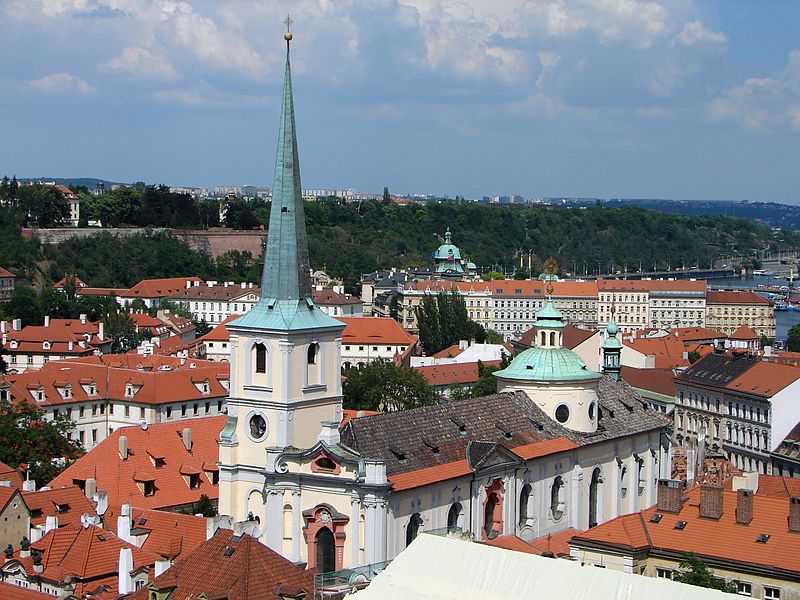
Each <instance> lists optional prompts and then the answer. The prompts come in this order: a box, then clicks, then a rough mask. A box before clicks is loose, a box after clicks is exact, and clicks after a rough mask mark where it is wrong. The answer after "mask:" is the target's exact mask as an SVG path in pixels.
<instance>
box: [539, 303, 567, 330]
mask: <svg viewBox="0 0 800 600" xmlns="http://www.w3.org/2000/svg"><path fill="white" fill-rule="evenodd" d="M563 321H564V315H563V314H561V312H560V311H559V310H558V309H556V307H555V306H553V299H552V298H550V297H548V298H547V304H545V305H544V308H542V310H540V311H539V312H537V313H536V326H537V327H563V326H564V322H563Z"/></svg>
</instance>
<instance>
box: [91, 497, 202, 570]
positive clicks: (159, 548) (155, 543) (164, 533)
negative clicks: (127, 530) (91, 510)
mask: <svg viewBox="0 0 800 600" xmlns="http://www.w3.org/2000/svg"><path fill="white" fill-rule="evenodd" d="M121 513H122V507H121V506H110V507H109V508H108V510H107V511H106V513H105V515H103V521H104V523H105V528H106V529H108V530H110V531H112V532H114V533H115V534H117V533H118V530H117V519H118V517H119V516H120V515H121ZM130 522H131V535H133V536H135V537H137V538H139V537H144V540H143V541H142V542H141V543H140V544H139V547H140V548H142V550H146V551H148V552H152V553H154V554H158V555H159V556H162V557H164V558H168V559H170V560H179V559H180V558H181V557H183V556H185V555H187V554H188V553H189V552H191V551H192V550H194V549H195V548H197V547H198V546H199V545H200V544H202V543H203V542H205V541H206V520H205V518H204V517H196V516H195V515H184V514H181V513H174V512H167V511H163V510H152V509H147V508H136V507H133V508H131V509H130Z"/></svg>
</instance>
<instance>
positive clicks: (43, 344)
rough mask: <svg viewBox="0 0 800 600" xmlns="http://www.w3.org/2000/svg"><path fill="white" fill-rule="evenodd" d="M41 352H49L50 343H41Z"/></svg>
mask: <svg viewBox="0 0 800 600" xmlns="http://www.w3.org/2000/svg"><path fill="white" fill-rule="evenodd" d="M42 350H50V342H42Z"/></svg>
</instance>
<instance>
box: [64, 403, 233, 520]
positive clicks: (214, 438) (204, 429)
mask: <svg viewBox="0 0 800 600" xmlns="http://www.w3.org/2000/svg"><path fill="white" fill-rule="evenodd" d="M226 419H227V417H226V416H219V417H206V418H199V419H188V420H184V421H175V422H168V423H157V424H155V425H150V426H149V427H148V428H147V429H142V428H141V427H122V428H120V429H117V430H116V431H114V433H112V434H111V435H110V436H109V437H108V438H106V439H105V440H103V441H102V442H100V444H98V445H97V446H95V447H94V448H93V449H92V450H91V451H90V452H88V453H87V454H85V455H84V456H82V457H81V458H79V459H78V460H77V461H75V463H73V464H72V465H71V466H70V467H68V468H67V469H66V470H65V471H64V472H63V473H61V474H60V475H59V476H58V477H56V478H55V479H54V480H53V482H52V484H51V485H52V486H53V487H59V486H62V485H70V484H72V483H74V482H75V481H85V480H86V479H88V478H94V479H95V481H96V483H97V489H98V490H102V491H105V492H107V493H108V502H109V504H110V505H114V504H125V503H130V504H132V505H134V506H138V507H141V508H167V507H173V506H182V505H185V504H190V503H195V502H197V501H198V500H199V499H200V496H201V495H202V494H205V495H207V496H208V497H209V498H210V499H212V500H214V499H216V498H217V497H218V494H219V488H218V485H215V484H213V483H212V482H211V479H210V478H209V476H208V474H206V473H204V474H202V475H201V476H200V485H199V487H198V488H196V489H190V488H189V484H188V482H187V480H186V478H185V477H184V476H183V475H181V473H180V469H181V468H182V467H184V466H185V465H194V466H195V467H197V468H198V469H200V470H202V466H203V464H204V463H206V462H213V463H215V462H217V459H218V456H219V447H218V437H219V432H220V431H221V430H222V428H223V426H224V425H225V420H226ZM184 428H189V429H191V431H192V450H191V452H190V451H188V450H187V449H186V447H185V446H184V444H183V441H182V439H181V435H180V434H181V433H182V431H183V429H184ZM122 435H124V436H126V437H127V438H128V449H129V455H128V458H127V459H126V460H123V459H122V458H121V457H120V454H119V437H120V436H122ZM153 448H158V451H159V453H163V456H164V466H162V467H158V468H157V467H156V466H154V463H153V460H152V459H151V457H150V453H148V449H151V450H152V449H153ZM143 477H153V478H154V479H153V481H155V493H154V494H153V495H150V496H145V495H144V493H143V491H142V488H141V487H140V486H139V484H137V483H136V481H135V479H142V478H143Z"/></svg>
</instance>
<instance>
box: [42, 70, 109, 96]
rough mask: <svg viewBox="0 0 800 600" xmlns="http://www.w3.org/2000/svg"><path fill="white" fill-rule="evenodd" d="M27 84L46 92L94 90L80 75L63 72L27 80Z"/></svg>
mask: <svg viewBox="0 0 800 600" xmlns="http://www.w3.org/2000/svg"><path fill="white" fill-rule="evenodd" d="M27 85H28V87H30V88H32V89H34V90H38V91H40V92H45V93H47V94H90V93H92V92H93V91H94V88H93V87H92V86H91V85H89V84H88V83H86V82H85V81H84V80H83V79H81V78H80V77H76V76H75V75H70V74H69V73H63V72H62V73H53V74H52V75H47V76H46V77H42V78H41V79H34V80H32V81H28V82H27Z"/></svg>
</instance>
